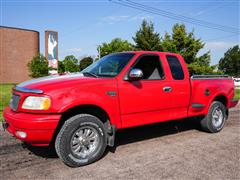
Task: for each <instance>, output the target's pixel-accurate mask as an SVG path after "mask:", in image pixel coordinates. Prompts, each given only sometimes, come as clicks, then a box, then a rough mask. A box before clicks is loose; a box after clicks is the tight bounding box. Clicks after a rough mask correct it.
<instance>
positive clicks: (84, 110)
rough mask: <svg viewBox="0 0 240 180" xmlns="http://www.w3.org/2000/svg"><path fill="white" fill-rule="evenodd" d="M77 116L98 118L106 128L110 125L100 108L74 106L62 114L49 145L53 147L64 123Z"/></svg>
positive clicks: (106, 115) (105, 113) (104, 112)
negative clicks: (89, 115)
mask: <svg viewBox="0 0 240 180" xmlns="http://www.w3.org/2000/svg"><path fill="white" fill-rule="evenodd" d="M77 114H91V115H93V116H96V117H98V118H99V119H100V120H101V121H102V122H103V123H104V125H106V128H108V126H109V125H110V118H109V116H108V114H107V112H106V111H104V110H103V109H102V108H100V107H98V106H95V105H81V106H75V107H73V108H70V109H68V110H67V111H65V112H63V114H62V117H61V119H60V120H59V122H58V125H57V128H56V129H55V132H54V134H53V138H52V142H51V144H52V145H54V143H55V139H56V136H57V134H58V132H59V131H60V129H61V128H62V126H63V124H64V122H65V121H66V120H67V119H69V118H70V117H72V116H74V115H77Z"/></svg>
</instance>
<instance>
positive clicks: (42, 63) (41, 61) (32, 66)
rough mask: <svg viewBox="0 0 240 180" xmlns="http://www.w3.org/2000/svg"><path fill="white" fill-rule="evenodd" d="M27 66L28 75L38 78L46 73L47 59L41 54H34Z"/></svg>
mask: <svg viewBox="0 0 240 180" xmlns="http://www.w3.org/2000/svg"><path fill="white" fill-rule="evenodd" d="M27 66H28V70H29V72H30V75H29V76H30V77H33V78H38V77H43V76H47V75H48V70H49V68H48V61H47V59H46V58H45V57H44V56H43V55H42V54H38V55H36V56H34V57H33V58H32V60H31V61H30V62H29V63H28V64H27Z"/></svg>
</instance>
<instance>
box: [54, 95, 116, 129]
mask: <svg viewBox="0 0 240 180" xmlns="http://www.w3.org/2000/svg"><path fill="white" fill-rule="evenodd" d="M82 94H84V96H80V97H78V98H74V100H73V99H71V98H69V99H67V100H66V99H65V100H64V103H62V105H60V107H61V108H59V110H58V113H63V112H65V111H67V110H68V109H71V108H73V107H76V106H83V105H94V106H98V107H99V108H101V109H103V110H104V111H105V112H106V113H107V114H108V116H109V118H110V123H111V125H114V126H116V127H117V128H120V127H121V119H120V112H119V108H118V107H119V106H118V100H117V97H107V98H106V97H103V96H101V95H99V94H93V93H92V92H91V93H88V92H82ZM84 97H85V98H84ZM89 97H92V98H89Z"/></svg>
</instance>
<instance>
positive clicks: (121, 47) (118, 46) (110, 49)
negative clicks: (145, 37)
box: [98, 38, 133, 57]
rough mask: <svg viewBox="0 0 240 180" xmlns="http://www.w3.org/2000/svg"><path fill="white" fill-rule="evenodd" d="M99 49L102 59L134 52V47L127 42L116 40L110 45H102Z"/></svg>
mask: <svg viewBox="0 0 240 180" xmlns="http://www.w3.org/2000/svg"><path fill="white" fill-rule="evenodd" d="M98 49H100V55H101V57H102V56H106V55H108V54H110V53H115V52H122V51H132V50H133V45H132V44H131V43H129V42H128V41H127V40H123V39H120V38H115V39H113V40H112V41H111V42H110V43H102V44H101V45H99V46H98Z"/></svg>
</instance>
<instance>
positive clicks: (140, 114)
mask: <svg viewBox="0 0 240 180" xmlns="http://www.w3.org/2000/svg"><path fill="white" fill-rule="evenodd" d="M135 68H137V69H141V70H142V72H143V78H142V79H141V80H138V81H126V80H123V79H122V80H119V83H118V87H119V97H120V98H119V101H120V102H119V103H120V111H121V119H122V127H123V128H124V127H132V126H139V125H144V124H150V123H154V122H160V121H165V120H168V119H171V112H170V111H171V110H170V108H171V101H172V96H171V91H167V90H166V89H167V87H169V83H170V82H169V81H168V80H167V79H166V78H165V73H164V69H163V66H162V62H161V60H160V58H159V56H158V55H153V54H150V55H142V56H140V57H139V58H138V59H137V60H136V62H135V63H134V64H133V66H132V67H131V69H135Z"/></svg>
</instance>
